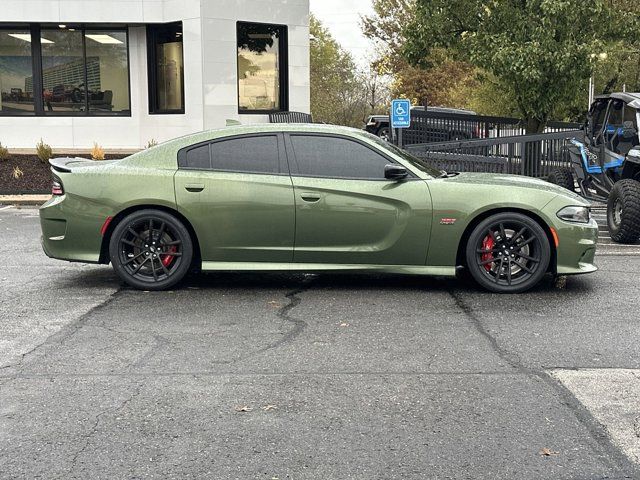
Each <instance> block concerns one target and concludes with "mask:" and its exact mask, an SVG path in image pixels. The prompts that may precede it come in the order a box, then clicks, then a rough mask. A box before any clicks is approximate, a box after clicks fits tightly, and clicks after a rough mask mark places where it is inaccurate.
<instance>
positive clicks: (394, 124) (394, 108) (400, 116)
mask: <svg viewBox="0 0 640 480" xmlns="http://www.w3.org/2000/svg"><path fill="white" fill-rule="evenodd" d="M410 126H411V102H410V101H409V100H401V99H396V100H393V101H392V102H391V128H409V127H410Z"/></svg>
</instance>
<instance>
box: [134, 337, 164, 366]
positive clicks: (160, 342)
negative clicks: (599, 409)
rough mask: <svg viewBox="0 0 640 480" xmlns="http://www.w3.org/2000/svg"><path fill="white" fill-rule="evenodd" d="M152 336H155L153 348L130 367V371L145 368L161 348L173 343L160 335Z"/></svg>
mask: <svg viewBox="0 0 640 480" xmlns="http://www.w3.org/2000/svg"><path fill="white" fill-rule="evenodd" d="M152 336H153V345H152V346H151V348H149V350H147V351H146V352H145V353H143V354H142V355H141V356H140V357H139V358H138V359H137V360H136V361H135V362H133V363H131V365H129V368H130V369H132V368H136V367H142V366H144V365H145V364H146V363H147V362H148V361H149V359H151V358H152V357H153V356H154V355H155V354H156V352H157V351H158V350H160V348H162V347H164V346H165V345H168V344H170V343H171V341H170V340H169V339H168V338H165V337H163V336H162V335H160V334H157V333H154V334H152Z"/></svg>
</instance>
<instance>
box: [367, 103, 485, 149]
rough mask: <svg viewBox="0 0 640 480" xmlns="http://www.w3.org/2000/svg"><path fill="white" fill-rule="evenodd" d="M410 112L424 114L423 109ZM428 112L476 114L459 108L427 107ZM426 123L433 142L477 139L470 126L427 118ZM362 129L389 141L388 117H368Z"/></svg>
mask: <svg viewBox="0 0 640 480" xmlns="http://www.w3.org/2000/svg"><path fill="white" fill-rule="evenodd" d="M411 110H412V111H419V112H424V111H425V110H426V109H425V107H411ZM428 111H429V112H433V113H446V114H449V115H477V114H476V112H472V111H471V110H463V109H460V108H445V107H429V108H428ZM426 121H427V123H428V124H430V128H429V131H432V132H433V137H434V139H433V140H434V141H441V140H445V141H446V140H463V139H469V138H478V132H477V131H476V130H477V129H474V128H472V127H471V125H466V124H465V123H462V124H458V125H457V126H454V122H441V121H440V122H438V121H436V119H430V118H427V119H426ZM364 129H365V130H366V131H367V132H369V133H373V134H374V135H377V136H378V137H380V138H382V139H384V140H390V139H391V132H390V126H389V115H371V116H369V118H368V119H367V124H366V126H365V127H364Z"/></svg>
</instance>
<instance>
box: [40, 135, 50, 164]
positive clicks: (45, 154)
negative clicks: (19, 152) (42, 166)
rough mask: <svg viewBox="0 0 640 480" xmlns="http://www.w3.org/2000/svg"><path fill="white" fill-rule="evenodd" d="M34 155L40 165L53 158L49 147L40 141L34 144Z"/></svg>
mask: <svg viewBox="0 0 640 480" xmlns="http://www.w3.org/2000/svg"><path fill="white" fill-rule="evenodd" d="M36 154H37V155H38V158H39V159H40V161H41V162H42V163H47V162H48V161H49V160H50V159H51V157H53V151H52V150H51V147H50V146H49V145H47V144H46V143H44V142H43V141H42V138H41V139H40V141H39V142H38V143H36Z"/></svg>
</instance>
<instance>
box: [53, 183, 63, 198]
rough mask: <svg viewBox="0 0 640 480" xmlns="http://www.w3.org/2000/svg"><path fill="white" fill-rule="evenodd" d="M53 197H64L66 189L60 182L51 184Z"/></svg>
mask: <svg viewBox="0 0 640 480" xmlns="http://www.w3.org/2000/svg"><path fill="white" fill-rule="evenodd" d="M51 195H64V188H62V182H61V181H60V180H54V181H53V183H52V184H51Z"/></svg>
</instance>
